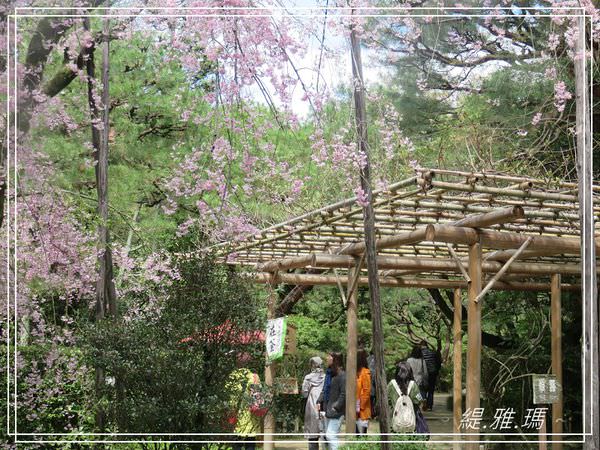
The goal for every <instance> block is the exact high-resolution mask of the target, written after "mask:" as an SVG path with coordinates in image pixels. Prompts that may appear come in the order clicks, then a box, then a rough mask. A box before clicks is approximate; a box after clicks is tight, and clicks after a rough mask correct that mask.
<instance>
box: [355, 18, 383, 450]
mask: <svg viewBox="0 0 600 450" xmlns="http://www.w3.org/2000/svg"><path fill="white" fill-rule="evenodd" d="M350 42H351V46H352V51H351V57H352V77H353V80H352V81H353V86H354V107H355V121H356V134H357V137H358V149H359V151H360V152H363V154H364V157H365V161H366V162H365V165H364V167H363V168H362V169H361V172H360V185H361V187H362V190H363V192H364V194H365V195H366V198H367V205H366V206H365V207H364V209H363V218H364V228H365V252H366V262H367V270H368V273H369V293H370V297H371V324H372V327H373V350H374V353H375V386H376V392H377V398H378V399H379V400H378V403H379V405H380V407H379V425H380V430H381V433H389V430H390V428H389V419H388V408H387V404H388V398H387V379H386V376H385V369H384V367H385V366H384V361H383V355H384V349H383V323H382V318H381V302H380V296H379V278H378V275H377V253H376V248H375V215H374V212H373V194H372V191H371V179H370V177H371V175H370V168H369V149H368V145H367V121H366V107H365V92H364V79H363V74H362V61H361V54H360V38H359V37H358V36H357V34H356V30H355V29H354V28H352V31H351V34H350ZM357 270H360V267H358V268H357ZM348 401H354V399H348ZM386 439H387V437H386V436H385V434H383V439H382V440H383V441H385V440H386ZM381 448H382V449H383V450H388V449H389V448H390V444H389V443H388V442H382V443H381Z"/></svg>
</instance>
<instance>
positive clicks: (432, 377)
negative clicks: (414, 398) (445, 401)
mask: <svg viewBox="0 0 600 450" xmlns="http://www.w3.org/2000/svg"><path fill="white" fill-rule="evenodd" d="M421 352H422V354H423V359H424V360H425V365H426V366H427V372H428V374H429V377H428V380H427V403H426V408H423V409H428V410H432V409H433V392H434V391H435V384H436V382H437V378H438V375H439V374H440V369H441V367H442V355H441V354H440V352H439V350H438V351H435V352H434V351H433V350H431V349H430V348H429V347H428V346H427V341H425V340H423V341H421Z"/></svg>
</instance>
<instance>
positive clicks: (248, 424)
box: [226, 353, 262, 450]
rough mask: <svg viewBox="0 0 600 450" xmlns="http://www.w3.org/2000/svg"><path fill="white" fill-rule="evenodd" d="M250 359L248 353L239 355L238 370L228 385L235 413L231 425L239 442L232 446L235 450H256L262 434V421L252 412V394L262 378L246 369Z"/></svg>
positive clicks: (229, 379)
mask: <svg viewBox="0 0 600 450" xmlns="http://www.w3.org/2000/svg"><path fill="white" fill-rule="evenodd" d="M250 359H251V357H250V355H249V354H247V353H240V354H238V355H237V366H238V368H237V369H236V370H234V371H233V372H232V373H231V374H230V375H229V378H228V380H227V383H226V389H227V390H228V391H229V393H230V404H231V411H232V412H233V416H232V417H231V418H230V424H231V425H234V433H235V434H236V441H238V442H235V443H233V444H232V448H233V450H242V449H245V450H255V448H256V435H257V434H258V433H260V427H261V421H262V419H261V417H260V416H258V415H256V414H254V413H253V412H252V406H253V405H252V393H253V391H255V390H258V389H259V387H260V377H259V376H258V374H256V373H254V372H252V371H251V370H250V369H248V368H246V367H244V365H246V364H248V363H249V361H250ZM242 441H243V442H242Z"/></svg>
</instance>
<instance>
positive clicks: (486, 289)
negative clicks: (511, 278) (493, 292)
mask: <svg viewBox="0 0 600 450" xmlns="http://www.w3.org/2000/svg"><path fill="white" fill-rule="evenodd" d="M531 239H533V238H532V237H529V238H527V240H526V241H525V242H523V245H521V246H520V247H519V249H518V250H517V251H516V253H515V254H514V255H512V256H511V258H510V259H509V260H508V261H506V263H505V264H504V265H503V266H502V268H501V269H500V270H499V271H498V273H497V274H496V275H494V276H493V277H492V279H491V280H490V281H489V282H488V284H487V285H486V286H485V287H484V288H483V289H482V291H481V292H480V293H479V294H478V295H477V298H475V302H478V301H479V300H481V299H482V298H483V296H484V295H485V293H486V292H487V291H489V290H490V289H491V288H492V287H493V286H494V284H495V283H496V282H497V281H498V280H499V279H500V277H502V275H504V273H505V272H506V271H507V270H508V268H509V267H510V265H511V264H512V262H513V261H514V260H515V259H517V258H518V257H519V255H520V254H521V253H523V251H525V249H526V248H527V246H528V245H529V244H530V243H531Z"/></svg>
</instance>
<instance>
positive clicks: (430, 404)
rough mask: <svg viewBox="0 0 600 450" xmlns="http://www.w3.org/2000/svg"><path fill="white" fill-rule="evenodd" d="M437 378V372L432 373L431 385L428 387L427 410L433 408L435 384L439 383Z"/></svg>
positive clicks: (430, 375)
mask: <svg viewBox="0 0 600 450" xmlns="http://www.w3.org/2000/svg"><path fill="white" fill-rule="evenodd" d="M437 377H438V373H437V372H432V373H430V374H429V383H428V386H427V409H432V408H433V392H434V391H435V383H436V382H437Z"/></svg>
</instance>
